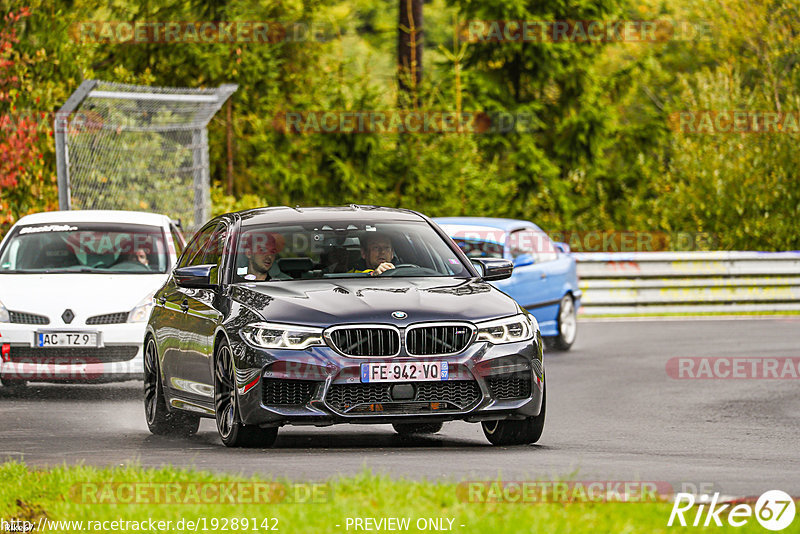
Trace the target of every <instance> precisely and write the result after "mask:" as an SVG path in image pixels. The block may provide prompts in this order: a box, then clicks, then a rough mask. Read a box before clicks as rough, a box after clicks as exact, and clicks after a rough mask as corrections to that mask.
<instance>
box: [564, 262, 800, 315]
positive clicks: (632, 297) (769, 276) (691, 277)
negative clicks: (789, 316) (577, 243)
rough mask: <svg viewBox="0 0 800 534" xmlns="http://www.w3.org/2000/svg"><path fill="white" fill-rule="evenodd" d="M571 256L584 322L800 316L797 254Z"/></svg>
mask: <svg viewBox="0 0 800 534" xmlns="http://www.w3.org/2000/svg"><path fill="white" fill-rule="evenodd" d="M574 255H575V257H576V259H577V260H578V275H579V276H580V279H581V280H580V288H581V290H582V291H583V298H582V299H581V312H582V314H583V315H586V316H591V315H631V314H670V313H709V312H722V313H726V312H730V313H748V312H770V311H776V312H782V311H800V252H632V253H626V252H620V253H616V252H612V253H575V254H574Z"/></svg>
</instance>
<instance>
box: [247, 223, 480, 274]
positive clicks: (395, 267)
mask: <svg viewBox="0 0 800 534" xmlns="http://www.w3.org/2000/svg"><path fill="white" fill-rule="evenodd" d="M234 261H235V265H234V269H235V275H234V277H233V279H234V281H238V282H247V281H253V282H254V281H280V280H296V279H325V278H360V277H366V276H371V275H373V271H375V270H376V269H378V270H380V271H381V272H380V274H381V276H383V277H396V278H406V277H470V276H472V274H470V271H469V269H467V267H466V266H465V265H464V264H463V263H462V262H461V260H460V259H459V257H458V256H457V254H456V252H455V251H454V250H453V248H452V246H451V244H449V243H448V242H447V241H446V240H445V239H444V238H442V237H441V236H440V235H439V234H438V233H436V231H435V230H434V229H433V228H432V227H431V226H430V225H428V224H427V223H426V222H424V221H419V222H408V221H403V222H399V221H383V220H376V221H373V222H364V221H357V222H354V223H348V222H344V223H342V222H326V221H320V222H318V223H304V224H302V225H299V224H295V225H245V226H243V227H242V230H241V232H240V235H239V240H238V243H237V246H236V247H235V260H234ZM382 265H383V266H384V268H383V269H380V266H382Z"/></svg>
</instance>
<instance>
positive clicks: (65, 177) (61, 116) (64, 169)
mask: <svg viewBox="0 0 800 534" xmlns="http://www.w3.org/2000/svg"><path fill="white" fill-rule="evenodd" d="M96 85H97V81H96V80H85V81H84V82H83V83H81V85H80V86H79V87H78V89H76V90H75V92H74V93H72V94H71V95H70V97H69V98H68V99H67V101H66V102H64V105H63V106H61V109H59V110H58V112H56V118H55V121H54V123H53V135H54V138H55V143H56V176H57V177H58V209H60V210H68V209H69V208H70V197H69V152H68V150H67V130H68V129H69V116H70V114H71V113H73V112H74V111H75V110H76V109H78V106H80V105H81V103H82V102H83V101H84V99H85V98H86V96H87V95H88V94H89V92H90V91H91V90H92V89H94V87H95V86H96Z"/></svg>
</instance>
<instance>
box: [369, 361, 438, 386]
mask: <svg viewBox="0 0 800 534" xmlns="http://www.w3.org/2000/svg"><path fill="white" fill-rule="evenodd" d="M448 376H449V368H448V365H447V362H388V363H362V364H361V382H429V381H433V380H447V378H448Z"/></svg>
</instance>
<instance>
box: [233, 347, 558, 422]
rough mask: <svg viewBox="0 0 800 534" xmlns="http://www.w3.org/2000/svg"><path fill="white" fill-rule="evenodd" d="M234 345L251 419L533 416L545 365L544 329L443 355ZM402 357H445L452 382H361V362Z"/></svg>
mask: <svg viewBox="0 0 800 534" xmlns="http://www.w3.org/2000/svg"><path fill="white" fill-rule="evenodd" d="M235 345H237V346H235V347H234V354H238V357H237V382H238V386H239V390H238V396H239V406H240V413H241V417H242V421H243V422H244V423H245V424H251V425H259V426H276V425H283V424H294V425H303V424H307V425H317V426H325V425H331V424H336V423H360V424H361V423H381V424H385V423H393V422H434V421H437V422H438V421H449V420H465V421H470V422H477V421H483V420H497V419H507V418H524V417H531V416H535V415H538V414H539V411H540V409H541V402H542V390H543V388H544V367H543V365H542V364H543V361H542V349H541V347H542V344H541V337H540V336H538V335H537V336H536V337H535V338H534V339H533V340H530V341H526V342H519V343H509V344H503V345H490V344H488V343H485V342H477V343H473V344H472V345H471V346H469V347H468V348H467V349H465V350H464V351H463V352H461V353H459V354H456V355H453V356H440V357H437V356H426V357H411V356H404V357H395V358H355V357H347V356H343V355H341V354H339V353H338V352H336V351H334V350H333V349H331V348H328V347H314V348H313V349H307V350H304V351H291V350H281V351H267V350H263V349H255V348H253V347H251V346H250V345H248V344H246V343H244V342H241V343H237V344H235ZM401 361H436V362H447V363H448V367H449V369H450V371H449V377H448V380H446V381H427V382H396V383H385V382H379V383H362V382H361V378H360V365H361V364H362V363H371V362H401ZM255 362H262V365H254V363H255ZM395 386H403V387H401V388H399V389H398V388H396V387H395ZM409 386H410V387H409Z"/></svg>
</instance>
